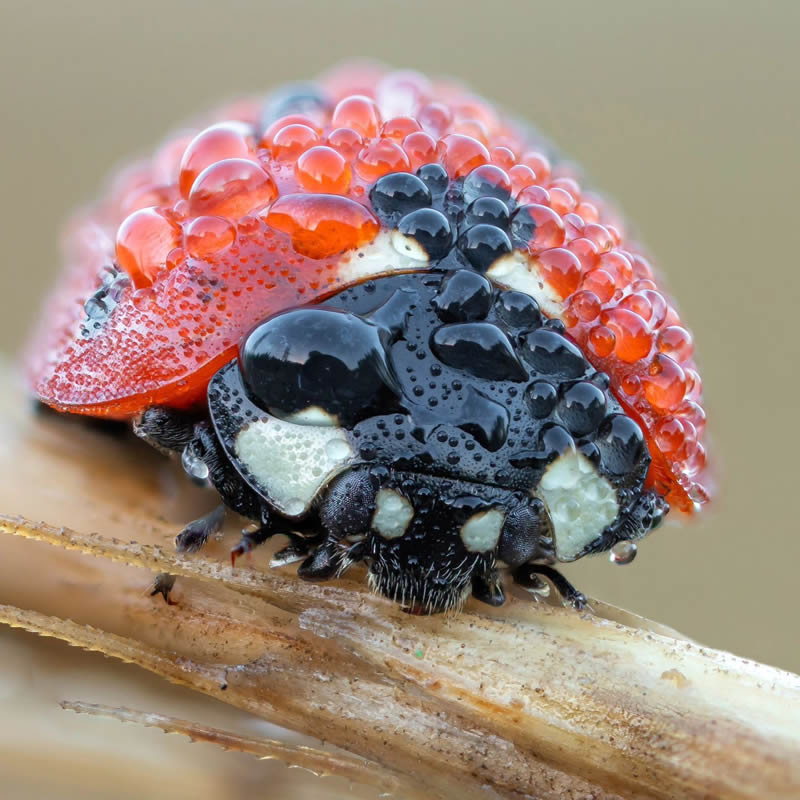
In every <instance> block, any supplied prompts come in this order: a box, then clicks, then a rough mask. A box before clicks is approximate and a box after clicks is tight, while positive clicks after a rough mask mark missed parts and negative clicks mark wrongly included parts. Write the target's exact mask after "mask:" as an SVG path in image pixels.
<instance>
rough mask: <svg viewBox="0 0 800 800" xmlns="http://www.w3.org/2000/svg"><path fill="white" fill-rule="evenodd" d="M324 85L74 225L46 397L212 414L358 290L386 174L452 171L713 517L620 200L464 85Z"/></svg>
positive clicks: (683, 355) (663, 311) (188, 135)
mask: <svg viewBox="0 0 800 800" xmlns="http://www.w3.org/2000/svg"><path fill="white" fill-rule="evenodd" d="M319 88H320V91H321V93H323V94H325V95H327V98H328V100H329V102H328V103H327V104H326V105H325V106H324V107H322V108H319V109H315V110H314V112H313V113H311V112H308V113H305V112H304V113H300V114H298V113H292V114H287V115H285V116H283V117H282V118H279V119H274V120H268V126H267V128H266V130H264V129H263V128H261V127H260V126H259V123H258V122H257V120H258V113H259V112H258V109H259V104H258V103H257V102H256V101H250V100H248V101H244V102H241V103H238V104H236V105H233V106H228V107H226V108H225V109H222V110H220V111H219V112H218V113H217V114H215V115H213V116H212V118H210V119H209V120H208V124H209V126H210V127H208V128H205V129H203V130H196V131H194V132H187V131H186V130H185V129H184V130H182V131H180V132H179V133H177V134H176V135H175V136H174V137H172V138H170V139H168V140H167V141H166V142H165V143H163V144H162V145H161V146H160V148H159V149H158V150H157V152H156V154H155V156H154V158H153V160H152V161H151V162H146V163H139V164H137V165H135V167H133V168H130V169H128V170H126V171H124V172H123V173H122V174H121V175H120V176H119V178H118V179H117V180H116V181H115V182H114V184H113V186H112V190H111V192H110V193H109V196H108V197H107V198H106V199H105V200H104V201H102V202H101V203H100V204H99V205H97V206H96V207H95V208H93V209H91V210H90V211H88V212H87V213H85V214H84V215H83V216H82V217H81V218H80V219H79V220H77V221H76V222H75V223H74V224H73V226H72V227H71V230H70V235H69V241H68V244H69V250H68V262H67V268H66V270H65V271H64V273H63V274H62V277H61V279H60V281H59V284H58V286H57V287H56V289H55V291H54V293H53V296H52V298H51V301H50V303H49V305H48V307H47V309H46V312H45V314H44V316H43V322H42V325H41V326H40V329H39V331H38V334H37V336H36V337H35V339H34V342H33V345H32V347H31V349H30V351H29V354H28V360H27V363H28V367H29V374H30V376H31V383H32V385H33V387H34V390H35V392H36V393H37V395H38V397H39V398H40V399H41V400H42V401H43V402H45V403H47V404H48V405H51V406H53V407H55V408H57V409H60V410H63V411H70V412H73V413H82V414H89V415H94V416H109V417H116V418H130V417H132V416H134V415H136V414H137V413H139V412H141V411H142V410H144V409H145V408H147V407H149V406H151V405H154V404H162V405H166V406H171V407H175V408H188V407H192V406H197V405H201V404H202V403H203V402H204V401H205V391H206V388H207V384H208V381H209V379H210V378H211V376H212V375H213V374H214V372H215V371H216V370H217V369H218V368H219V367H221V366H222V365H224V364H225V363H226V362H228V361H229V360H230V359H231V358H233V357H234V356H235V354H236V351H237V347H238V344H239V340H240V338H241V337H242V336H243V335H245V334H246V333H247V331H248V330H250V329H251V328H252V327H253V326H254V325H256V324H257V323H258V322H259V321H261V320H262V319H264V318H265V317H267V316H269V315H270V314H273V313H275V312H278V311H281V310H284V309H286V308H289V307H292V306H296V305H298V304H303V303H308V302H313V301H318V300H320V299H323V298H325V297H326V296H328V295H330V294H331V293H334V292H336V291H339V290H340V289H341V288H343V287H344V286H345V285H347V282H348V281H352V280H353V279H352V278H350V277H348V276H349V275H350V274H351V273H350V272H348V271H346V270H345V269H344V267H345V265H346V264H347V262H348V258H349V256H348V253H349V251H351V250H353V249H354V248H357V247H363V246H364V245H367V244H369V242H370V241H372V240H373V239H374V238H375V237H376V236H377V235H378V234H379V233H380V231H381V225H380V223H379V221H378V219H377V217H376V216H375V215H374V214H373V212H372V209H371V207H370V203H369V189H370V187H371V185H372V183H373V182H374V181H375V180H376V179H377V178H378V177H380V175H382V174H385V173H386V172H390V171H411V170H415V169H417V168H419V167H420V166H421V165H422V164H426V163H431V162H438V163H441V164H443V165H444V166H445V168H446V169H447V171H448V173H449V174H450V177H451V179H458V178H463V177H465V176H466V175H468V174H469V173H470V172H471V171H472V170H473V169H476V168H479V167H482V166H483V165H488V164H492V165H494V166H491V167H483V169H484V171H486V172H487V173H488V172H489V171H493V174H494V173H496V174H497V176H498V180H499V181H500V182H501V183H502V184H503V185H508V186H510V187H511V192H512V197H513V198H514V201H515V204H516V205H517V206H520V205H527V206H528V209H527V213H528V214H529V216H530V217H531V218H532V220H533V221H534V222H535V225H534V226H533V227H532V228H531V230H532V233H531V237H530V240H529V241H527V242H525V243H524V245H523V244H520V243H519V242H518V246H522V247H527V253H528V256H529V258H530V263H531V265H532V266H531V267H530V269H532V270H536V271H537V274H538V277H539V279H540V280H541V281H542V282H543V283H544V284H547V286H548V287H549V297H550V298H551V301H552V303H551V308H549V309H548V313H549V314H551V315H554V316H559V317H560V318H561V319H562V320H563V322H564V323H565V325H566V329H567V333H568V334H569V335H570V336H571V337H572V338H573V339H574V341H575V342H576V343H577V344H578V345H579V346H580V347H581V348H582V350H583V352H584V353H585V354H586V357H587V358H588V359H589V361H591V362H592V364H593V365H594V366H595V367H596V368H597V369H599V370H603V371H605V372H607V373H608V375H609V377H610V381H611V388H612V390H613V391H614V392H615V394H616V396H617V397H618V399H619V400H620V402H621V403H622V404H623V406H624V407H625V409H626V410H627V411H628V412H629V413H630V414H631V415H632V416H633V417H634V418H635V419H636V420H637V421H638V422H639V423H640V424H641V425H642V428H643V430H644V431H645V434H646V436H647V439H648V444H649V447H650V451H651V455H652V459H653V461H652V466H651V470H650V474H649V476H648V483H649V485H650V486H653V487H655V488H657V489H658V491H659V492H661V493H662V494H663V495H665V496H666V498H667V500H668V501H669V502H670V503H671V504H672V505H674V506H676V507H678V508H681V509H683V510H685V511H691V510H692V509H693V508H694V507H695V506H696V505H699V504H702V503H703V502H705V500H706V499H707V490H706V489H705V488H704V486H703V481H704V480H705V478H704V467H705V449H704V446H703V442H702V436H703V430H704V427H705V413H704V412H703V409H702V406H701V405H700V403H701V383H700V378H699V376H698V374H697V370H696V367H695V364H694V362H693V360H692V353H693V343H692V338H691V334H690V333H689V332H688V331H687V330H686V329H685V327H684V326H683V325H682V323H681V321H680V318H679V316H678V314H677V312H676V311H675V309H674V307H673V306H672V305H671V304H670V302H669V299H668V297H667V296H666V295H665V294H664V292H663V291H662V290H660V289H659V288H658V287H657V285H656V283H654V281H653V280H652V277H653V276H652V270H651V268H650V266H649V264H648V262H647V260H646V259H645V258H644V257H643V256H642V255H641V253H640V252H638V250H637V247H636V245H635V244H634V243H632V242H631V241H630V240H629V239H628V238H627V237H626V236H625V234H624V232H622V231H621V229H620V226H619V220H618V219H617V217H616V216H615V215H614V214H613V213H612V212H611V211H610V210H609V209H608V208H607V207H606V205H605V203H604V202H603V201H602V200H601V199H599V198H598V197H596V196H595V195H590V194H587V193H586V192H585V191H584V190H583V189H582V188H581V185H580V183H579V181H578V180H577V178H576V177H575V176H574V175H573V174H571V172H570V171H569V170H568V169H567V168H563V167H561V166H560V165H558V164H556V165H551V163H550V161H549V160H548V159H547V157H546V156H545V155H544V154H543V152H542V149H543V148H542V147H541V143H537V142H535V141H531V140H530V137H529V134H528V133H526V132H523V131H521V130H519V129H518V128H517V127H516V126H515V125H514V124H513V123H512V122H510V121H509V120H506V119H504V118H502V116H501V115H499V114H497V113H496V112H495V110H494V109H492V108H491V106H489V105H488V104H487V103H485V101H483V100H481V99H479V98H476V97H475V96H473V95H472V94H471V93H469V92H468V91H466V90H464V89H460V88H458V87H454V86H453V84H451V83H437V82H436V81H432V82H428V81H426V80H424V79H422V78H421V77H420V78H419V79H417V80H415V81H411V82H409V78H408V73H392V72H389V71H382V70H380V69H377V68H374V67H371V68H370V69H369V70H365V69H362V68H349V67H345V68H340V69H338V70H337V71H335V72H333V73H331V74H330V75H329V76H328V77H323V78H322V79H321V80H320V82H319ZM111 265H116V266H117V267H119V268H121V269H122V270H124V271H125V272H126V273H127V274H128V276H129V277H130V278H131V283H130V284H129V285H128V286H126V287H121V289H120V292H119V297H118V298H117V299H118V302H117V305H116V306H115V307H114V308H113V310H112V311H111V312H110V314H109V316H108V317H107V318H106V319H104V320H103V321H102V323H94V322H93V321H92V320H91V319H89V320H87V315H86V312H85V310H84V307H83V304H84V303H85V301H86V300H87V299H88V298H89V297H90V296H91V295H92V294H93V293H94V292H95V291H96V290H97V289H98V287H99V286H100V283H101V280H102V275H103V271H104V268H107V267H110V266H111ZM559 298H560V299H559Z"/></svg>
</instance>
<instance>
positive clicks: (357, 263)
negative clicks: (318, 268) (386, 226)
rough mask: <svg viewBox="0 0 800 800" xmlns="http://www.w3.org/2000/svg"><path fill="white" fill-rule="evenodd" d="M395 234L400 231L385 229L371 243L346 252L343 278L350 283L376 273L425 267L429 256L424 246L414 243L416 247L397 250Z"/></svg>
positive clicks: (342, 272)
mask: <svg viewBox="0 0 800 800" xmlns="http://www.w3.org/2000/svg"><path fill="white" fill-rule="evenodd" d="M395 233H396V231H393V232H389V231H383V232H381V233H379V234H378V235H377V236H376V237H375V238H374V239H373V240H372V241H371V242H370V243H369V244H368V245H365V246H364V247H359V248H358V249H357V250H351V251H350V252H348V253H345V254H344V255H343V256H342V260H341V262H340V264H339V274H340V278H341V280H342V281H344V282H346V283H350V282H351V281H353V282H358V281H363V280H366V279H367V278H370V277H372V276H373V275H384V274H386V273H391V272H412V271H414V270H420V269H424V268H425V265H426V264H427V262H428V256H427V255H426V254H425V253H424V251H423V250H422V248H421V247H420V246H419V245H418V244H417V243H416V242H414V245H415V247H416V249H414V248H411V249H409V250H406V249H405V248H402V249H400V250H398V249H396V248H395V246H394V244H393V243H392V242H393V237H394V234H395ZM398 235H399V234H398ZM403 238H404V239H405V238H406V237H403ZM409 241H412V242H413V240H409Z"/></svg>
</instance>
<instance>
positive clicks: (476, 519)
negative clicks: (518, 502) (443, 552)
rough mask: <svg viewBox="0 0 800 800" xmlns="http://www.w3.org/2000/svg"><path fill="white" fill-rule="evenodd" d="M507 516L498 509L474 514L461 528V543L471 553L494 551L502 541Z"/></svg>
mask: <svg viewBox="0 0 800 800" xmlns="http://www.w3.org/2000/svg"><path fill="white" fill-rule="evenodd" d="M504 521H505V514H503V512H502V511H498V510H497V509H496V508H492V509H489V510H488V511H479V512H478V513H477V514H473V515H472V516H471V517H470V518H469V519H468V520H467V521H466V522H465V523H464V524H463V525H462V526H461V531H460V535H461V541H462V542H464V547H466V548H467V550H469V552H470V553H484V552H486V551H487V550H494V548H495V547H497V542H498V541H499V539H500V531H501V530H502V529H503V522H504Z"/></svg>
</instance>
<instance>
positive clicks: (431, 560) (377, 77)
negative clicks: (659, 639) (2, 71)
mask: <svg viewBox="0 0 800 800" xmlns="http://www.w3.org/2000/svg"><path fill="white" fill-rule="evenodd" d="M207 123H208V124H206V125H205V126H200V127H198V128H197V129H194V130H189V131H181V132H179V133H177V134H175V135H173V136H172V137H170V138H169V139H167V141H166V142H165V143H164V144H163V145H162V146H161V147H160V148H159V149H158V150H157V151H156V153H155V154H154V156H153V157H152V159H150V160H149V161H147V162H143V163H139V164H136V165H134V166H133V167H131V168H129V169H128V170H126V171H124V172H123V173H121V174H120V175H119V176H117V178H116V179H115V181H114V182H113V183H112V185H111V187H110V190H109V192H108V194H107V197H106V198H105V200H104V201H103V202H102V203H100V204H99V205H98V206H96V207H94V208H92V209H90V210H88V211H87V212H85V213H84V215H83V216H82V217H80V218H79V219H78V220H77V221H76V222H75V224H74V225H73V228H72V232H71V238H70V250H69V251H68V264H67V269H66V270H65V272H64V274H63V276H62V279H61V283H60V285H59V286H58V287H57V289H56V291H55V293H54V295H53V297H52V298H51V301H50V303H49V305H48V306H47V309H46V311H45V313H44V315H43V323H42V325H41V329H40V331H39V334H38V336H37V337H36V339H35V341H34V344H33V346H32V347H31V350H30V357H29V364H30V378H31V383H32V386H33V390H34V391H35V393H36V395H37V396H38V397H39V398H40V399H41V401H43V402H44V403H46V404H47V405H49V406H52V407H53V408H55V409H57V410H59V411H62V412H71V413H76V414H85V415H90V416H96V417H106V418H111V419H122V420H129V421H131V422H132V424H133V427H134V430H135V431H136V432H137V433H138V434H139V435H140V436H142V437H143V438H144V439H146V440H147V441H149V442H150V443H152V444H153V445H154V446H156V447H158V448H160V449H162V450H164V451H167V452H171V453H176V454H180V457H181V459H182V463H183V466H184V468H185V470H186V472H187V473H188V474H189V476H190V477H191V478H192V479H194V480H195V481H196V482H199V483H201V484H206V485H210V486H212V487H213V488H214V489H215V490H216V491H217V492H218V493H219V495H220V498H221V501H222V506H221V507H220V508H218V509H216V510H215V511H214V512H212V513H211V514H209V515H207V516H205V517H202V518H201V519H199V520H196V521H194V522H192V523H190V524H189V525H188V526H187V527H186V528H185V529H184V530H183V531H181V533H180V534H179V535H178V537H177V546H178V548H179V549H181V550H183V551H194V550H197V549H198V548H199V547H201V546H202V545H203V543H204V542H205V540H206V539H207V538H208V536H209V535H211V534H212V533H214V532H216V531H217V530H218V529H219V528H220V526H221V524H222V521H223V519H224V514H225V509H226V508H227V509H231V510H233V511H235V512H238V513H239V514H242V515H244V516H245V517H247V518H249V519H250V520H252V521H253V522H254V523H255V526H254V529H251V530H248V531H246V532H244V533H243V536H242V540H241V542H240V543H239V544H238V545H237V546H236V547H235V548H234V551H233V556H234V557H235V556H237V555H240V554H242V553H245V552H247V551H248V550H250V549H251V548H253V547H255V546H256V545H259V544H261V543H262V542H264V541H266V540H267V539H269V538H270V537H272V536H274V535H276V534H281V535H283V536H285V537H287V539H288V543H287V544H286V546H285V547H283V549H281V550H280V551H279V552H278V553H277V554H276V556H275V559H274V562H273V563H276V564H285V563H289V562H293V561H300V562H301V563H300V566H299V568H298V572H299V574H300V575H301V576H302V577H303V578H307V579H310V580H323V579H328V578H332V577H335V576H337V575H339V574H341V573H342V572H343V571H344V570H345V569H347V568H348V566H350V565H351V564H353V563H356V562H365V563H366V565H367V568H368V575H369V580H370V582H371V584H372V586H373V587H374V588H375V589H376V590H377V591H379V592H381V593H383V594H384V595H386V596H388V597H390V598H392V599H394V600H395V601H397V602H398V603H400V604H402V606H403V607H404V608H406V609H408V610H411V611H415V612H419V613H431V612H437V611H442V610H446V609H451V608H457V607H459V606H460V605H461V604H462V603H463V602H464V600H465V599H466V598H467V597H468V596H469V595H470V594H472V595H474V596H475V597H477V598H478V599H480V600H483V601H485V602H487V603H490V604H494V605H498V604H500V603H502V602H503V600H504V590H503V578H502V576H503V575H504V574H505V571H506V570H508V571H509V572H510V574H511V575H512V577H513V579H514V580H516V581H518V582H519V583H521V584H523V585H525V586H528V587H530V588H534V589H536V588H539V589H540V588H541V586H542V578H544V579H546V580H547V581H549V583H550V584H552V585H553V586H554V587H555V588H556V590H557V591H559V592H560V593H561V595H562V596H563V598H564V599H565V600H566V601H567V602H570V603H572V604H573V605H575V606H578V607H580V606H581V605H582V604H583V603H584V602H585V601H584V598H583V595H581V593H580V592H578V591H577V590H576V589H575V588H574V587H573V586H572V585H571V584H570V583H569V582H568V581H567V580H566V579H565V578H564V577H563V576H562V575H561V573H560V572H558V571H557V570H556V569H555V567H554V565H556V564H558V563H565V562H570V561H573V560H575V559H578V558H581V557H583V556H584V555H588V554H591V553H597V552H602V551H608V550H611V549H612V548H616V550H615V551H614V552H617V553H619V548H620V547H622V548H623V552H622V554H621V555H618V560H626V559H627V558H630V557H631V553H632V552H633V547H634V545H633V544H632V543H634V542H635V541H636V540H638V539H640V538H641V537H642V536H644V535H645V534H646V533H647V532H648V531H650V530H651V529H652V528H654V527H656V526H657V525H658V524H659V523H660V522H661V520H662V518H663V517H664V515H665V514H666V513H667V511H668V510H669V509H670V507H672V508H677V509H679V510H680V511H683V512H692V511H694V510H697V509H699V508H700V507H701V506H702V505H703V504H704V503H705V502H706V500H707V499H708V491H707V489H706V488H705V487H704V482H705V477H704V474H705V449H704V445H703V441H702V438H703V431H704V428H705V413H704V411H703V408H702V405H701V402H702V398H701V381H700V377H699V376H698V374H697V371H696V368H695V364H694V362H693V360H692V354H693V343H692V337H691V334H690V333H689V332H688V330H687V329H686V328H685V327H684V325H683V324H682V323H681V320H680V317H679V315H678V313H677V311H676V310H675V308H674V306H673V305H672V304H671V303H670V301H669V299H668V298H667V296H666V295H665V294H664V292H663V291H662V290H661V289H660V288H659V286H658V284H657V283H656V280H655V278H654V275H653V270H652V268H651V266H650V264H649V262H648V261H647V259H646V258H645V257H644V256H643V255H642V253H641V250H640V248H639V247H638V246H637V245H636V244H635V243H634V242H632V241H631V240H630V239H629V238H628V237H627V236H626V235H625V233H624V231H623V228H622V224H621V222H620V221H619V220H618V218H617V217H616V216H615V215H614V214H613V212H612V211H611V210H610V209H609V207H608V205H607V204H606V203H605V202H604V201H603V200H602V199H600V198H598V197H597V196H595V195H592V194H590V193H588V192H586V191H585V190H584V188H583V187H582V186H581V184H580V182H579V179H578V178H577V177H576V175H575V174H574V170H573V169H572V168H571V167H570V166H568V165H559V164H558V163H557V162H555V161H554V160H553V158H552V156H551V155H550V154H549V150H548V147H547V145H546V144H545V143H543V142H542V141H541V140H540V139H538V138H537V136H536V135H535V134H532V133H531V132H530V131H528V130H526V129H524V128H522V127H520V126H519V125H517V124H515V123H514V122H513V121H511V120H509V119H507V118H505V117H504V116H502V115H501V114H500V113H499V112H497V111H496V110H495V109H493V107H492V106H491V105H489V104H488V103H487V102H485V101H483V100H481V99H479V98H477V97H476V96H474V95H473V94H471V93H470V92H468V91H467V90H465V89H462V88H460V87H457V86H454V85H453V84H452V83H449V82H437V81H431V80H428V79H427V78H426V77H424V76H422V75H420V74H418V73H414V72H402V71H401V72H394V71H390V70H387V69H384V68H381V67H371V66H370V67H366V66H363V65H362V66H357V67H354V66H349V67H348V66H345V67H342V68H340V69H338V70H336V71H334V72H332V73H329V74H328V75H327V76H325V77H323V78H321V79H319V80H318V81H316V82H313V83H307V84H295V85H291V86H288V87H284V88H282V89H280V90H278V91H276V92H274V93H273V94H271V95H269V96H268V97H267V98H266V100H263V101H243V102H241V103H239V104H237V105H235V106H229V107H227V108H225V109H222V110H220V111H219V112H218V113H217V114H216V115H215V116H214V117H213V118H211V119H209V120H207ZM251 527H252V526H251ZM624 548H627V550H625V549H624Z"/></svg>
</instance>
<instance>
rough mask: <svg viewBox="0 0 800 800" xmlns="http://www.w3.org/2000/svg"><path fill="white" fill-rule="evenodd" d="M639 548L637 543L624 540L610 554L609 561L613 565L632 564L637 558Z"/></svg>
mask: <svg viewBox="0 0 800 800" xmlns="http://www.w3.org/2000/svg"><path fill="white" fill-rule="evenodd" d="M638 550H639V548H638V547H637V546H636V542H629V541H627V540H623V541H621V542H617V543H616V544H615V545H614V546H613V547H612V548H611V551H610V552H609V554H608V560H609V561H610V562H611V563H612V564H621V565H623V566H624V565H625V564H630V563H631V561H633V559H634V558H636V553H637V552H638Z"/></svg>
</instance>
